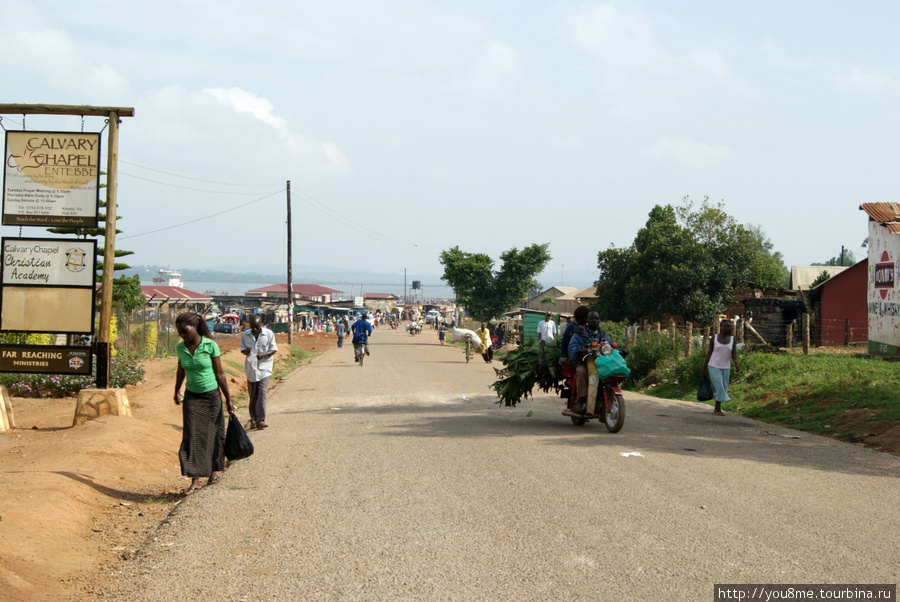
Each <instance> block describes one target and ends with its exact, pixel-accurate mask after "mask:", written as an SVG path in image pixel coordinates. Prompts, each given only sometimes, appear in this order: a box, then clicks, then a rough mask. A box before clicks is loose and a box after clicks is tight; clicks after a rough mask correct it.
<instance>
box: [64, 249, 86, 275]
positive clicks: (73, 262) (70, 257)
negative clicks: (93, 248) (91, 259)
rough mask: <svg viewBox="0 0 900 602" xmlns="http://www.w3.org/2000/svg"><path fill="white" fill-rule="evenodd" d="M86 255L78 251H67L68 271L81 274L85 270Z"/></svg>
mask: <svg viewBox="0 0 900 602" xmlns="http://www.w3.org/2000/svg"><path fill="white" fill-rule="evenodd" d="M84 257H85V254H84V253H83V252H82V251H79V250H78V249H69V250H68V251H66V269H67V270H69V271H70V272H80V271H81V270H83V269H84Z"/></svg>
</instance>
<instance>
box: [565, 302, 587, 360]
mask: <svg viewBox="0 0 900 602" xmlns="http://www.w3.org/2000/svg"><path fill="white" fill-rule="evenodd" d="M590 311H591V310H590V309H588V306H587V305H579V306H578V307H576V308H575V311H574V312H573V314H572V316H573V317H574V318H575V321H574V322H569V323H568V324H566V327H565V329H564V330H563V333H562V338H561V341H560V343H559V363H560V364H567V363H569V341H571V340H572V335H573V334H575V328H577V327H578V326H582V327H583V326H585V325H586V324H587V319H588V314H589V313H590Z"/></svg>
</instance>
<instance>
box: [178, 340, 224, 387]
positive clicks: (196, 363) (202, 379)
mask: <svg viewBox="0 0 900 602" xmlns="http://www.w3.org/2000/svg"><path fill="white" fill-rule="evenodd" d="M175 353H177V354H178V361H179V362H180V363H181V367H182V368H184V375H185V385H184V386H185V388H186V389H187V390H188V391H190V392H191V393H207V392H209V391H212V390H213V389H215V388H216V387H218V386H219V383H217V382H216V372H215V370H213V358H214V357H219V356H220V355H222V352H221V351H219V346H218V345H217V344H216V342H215V341H213V340H210V339H207V338H206V337H200V344H199V345H197V348H196V349H195V350H194V355H191V354H190V352H188V350H187V346H185V344H184V341H179V342H178V344H177V345H175Z"/></svg>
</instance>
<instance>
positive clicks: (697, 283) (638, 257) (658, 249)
mask: <svg viewBox="0 0 900 602" xmlns="http://www.w3.org/2000/svg"><path fill="white" fill-rule="evenodd" d="M597 263H598V267H599V268H600V271H601V273H600V279H599V280H598V281H597V297H598V300H597V303H596V307H597V309H598V310H599V311H600V312H601V315H602V316H603V317H604V318H605V319H609V320H637V319H642V318H649V319H658V318H660V317H661V316H662V315H664V314H676V315H680V316H683V317H684V318H686V319H688V320H698V321H703V322H705V321H710V320H712V319H713V318H714V317H715V316H716V315H717V314H719V313H721V312H722V311H723V310H724V309H725V307H726V306H727V305H730V304H732V303H733V302H734V301H735V298H736V297H735V293H736V291H737V290H738V289H739V288H741V287H745V286H747V284H748V283H749V282H753V283H754V285H755V286H760V287H761V288H765V289H767V290H769V289H772V288H780V287H781V286H783V285H784V284H786V279H787V270H786V268H784V264H783V262H781V259H780V255H777V254H773V253H772V252H771V243H770V242H769V241H768V239H767V238H766V237H765V236H764V235H763V234H762V231H761V230H760V228H759V227H758V226H749V227H748V226H742V225H740V224H738V223H737V222H736V221H735V220H734V218H732V217H731V216H729V215H728V214H727V213H726V212H725V211H724V208H723V204H722V203H719V204H717V205H712V204H710V203H709V200H708V199H704V200H703V202H702V203H701V204H700V206H699V207H697V208H696V209H695V208H694V206H693V202H692V201H691V200H690V199H689V198H687V197H685V199H684V200H683V203H682V205H681V206H680V207H678V208H675V207H672V206H671V205H666V206H659V205H657V206H656V207H654V208H653V209H651V211H650V214H649V217H648V220H647V223H646V225H645V226H644V227H643V228H642V229H641V230H640V231H638V233H637V235H636V236H635V239H634V242H633V243H632V245H631V246H630V247H628V248H624V249H616V248H614V247H611V248H609V249H607V250H605V251H600V253H599V254H598V261H597Z"/></svg>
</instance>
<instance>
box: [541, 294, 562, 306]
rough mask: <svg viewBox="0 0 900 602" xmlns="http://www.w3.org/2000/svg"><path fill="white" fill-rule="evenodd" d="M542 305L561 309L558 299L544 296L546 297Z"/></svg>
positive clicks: (542, 300)
mask: <svg viewBox="0 0 900 602" xmlns="http://www.w3.org/2000/svg"><path fill="white" fill-rule="evenodd" d="M541 305H552V306H553V307H559V301H557V300H556V297H551V296H550V295H544V297H543V298H542V299H541Z"/></svg>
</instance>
